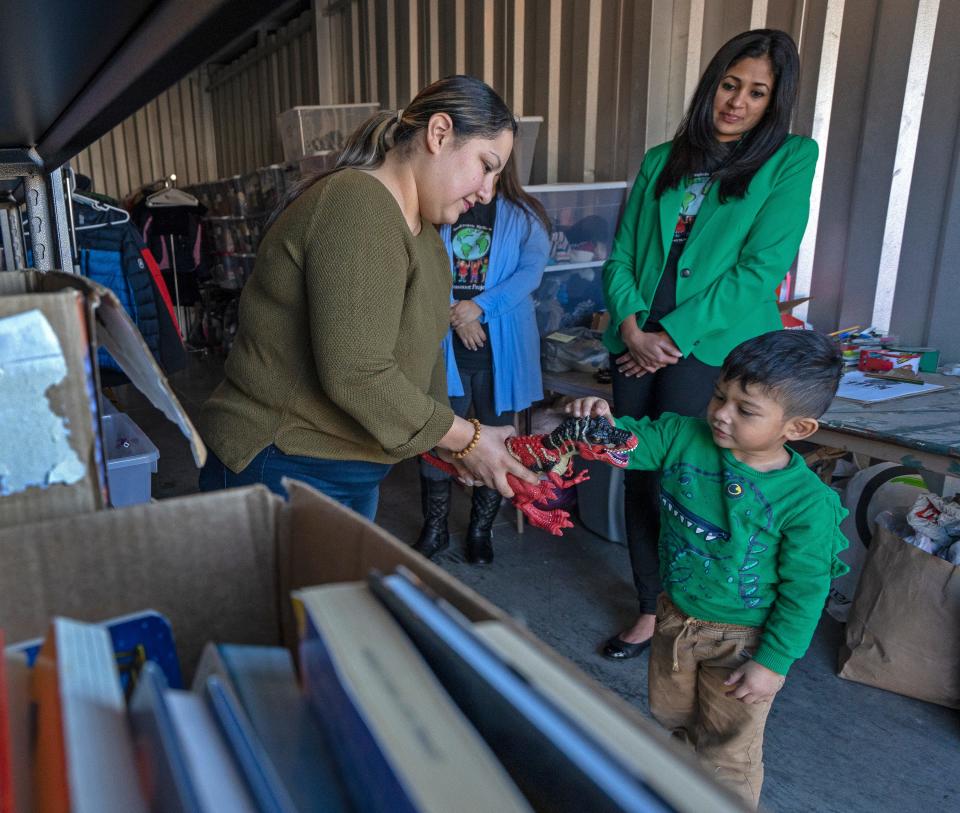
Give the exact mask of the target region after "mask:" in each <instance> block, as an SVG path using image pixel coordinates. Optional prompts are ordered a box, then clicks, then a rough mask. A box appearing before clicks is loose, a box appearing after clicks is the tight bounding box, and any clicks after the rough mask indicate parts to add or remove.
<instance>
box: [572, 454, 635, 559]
mask: <svg viewBox="0 0 960 813" xmlns="http://www.w3.org/2000/svg"><path fill="white" fill-rule="evenodd" d="M581 462H582V461H581ZM586 468H587V470H588V471H589V472H590V479H589V480H587V481H586V482H583V483H578V484H577V505H578V506H579V509H580V521H581V522H582V523H583V526H584V527H585V528H587V529H588V530H590V531H593V532H594V533H595V534H598V535H599V536H602V537H603V538H604V539H609V540H610V541H611V542H617V543H618V544H621V545H625V544H626V543H627V529H626V521H625V518H624V513H623V475H624V470H623V469H618V468H616V467H615V466H609V465H607V464H606V463H603V462H602V461H599V460H590V461H586ZM578 471H579V469H578Z"/></svg>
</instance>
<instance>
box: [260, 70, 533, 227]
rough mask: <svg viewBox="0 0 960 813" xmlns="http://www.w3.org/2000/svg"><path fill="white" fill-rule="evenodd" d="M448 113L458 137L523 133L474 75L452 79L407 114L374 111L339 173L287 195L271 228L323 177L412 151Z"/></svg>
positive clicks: (310, 179) (429, 90) (351, 140)
mask: <svg viewBox="0 0 960 813" xmlns="http://www.w3.org/2000/svg"><path fill="white" fill-rule="evenodd" d="M436 113H446V114H447V115H448V116H450V120H451V121H452V122H453V134H454V137H455V138H458V139H459V138H465V139H468V138H496V136H498V135H499V134H500V133H502V132H503V131H504V130H510V132H511V133H513V135H514V136H516V134H517V122H516V119H515V118H514V116H513V114H512V113H511V112H510V108H509V107H507V105H506V103H505V102H504V101H503V99H501V98H500V96H499V95H498V94H497V92H496V91H495V90H494V89H493V88H492V87H490V86H489V85H488V84H486V83H485V82H482V81H481V80H480V79H476V78H474V77H473V76H462V75H458V76H448V77H446V78H444V79H438V80H437V81H436V82H434V83H433V84H431V85H428V86H427V87H425V88H424V89H423V90H421V91H420V92H419V93H418V94H417V95H416V96H415V97H414V98H413V100H412V101H411V102H410V104H408V105H407V106H406V107H405V108H404V109H403V110H394V111H389V110H381V111H380V112H379V113H374V114H373V115H372V116H371V117H370V118H368V119H367V120H366V121H365V122H364V123H363V124H361V125H360V126H359V127H358V128H357V129H356V130H354V132H353V133H352V134H351V135H350V136H349V137H348V138H347V141H346V143H345V144H344V146H343V149H341V150H340V153H339V154H338V155H337V158H336V163H335V164H334V167H333V169H328V170H321V171H320V172H316V173H314V174H312V175H309V176H307V177H306V178H303V179H302V180H300V181H299V182H298V183H296V184H295V185H294V186H293V187H292V188H291V189H290V191H289V192H288V193H287V194H286V195H285V197H284V199H283V200H282V201H281V203H280V205H279V206H278V207H277V209H276V211H275V212H274V213H273V214H272V215H271V216H270V219H269V220H268V221H267V226H266V227H267V228H268V229H269V228H270V226H271V225H273V223H274V222H275V221H276V219H277V218H278V217H279V216H280V214H281V213H282V212H283V210H284V209H286V208H287V206H289V205H290V204H291V203H293V201H295V200H296V199H297V198H298V197H300V195H302V194H303V193H304V192H305V191H306V190H307V189H309V188H310V187H311V186H313V185H314V184H315V183H316V182H317V181H319V180H320V179H321V178H324V177H326V176H327V175H330V174H331V173H333V172H338V171H339V170H341V169H346V168H348V167H357V168H362V169H375V168H376V167H378V166H380V165H381V164H382V163H383V160H384V158H386V156H387V152H389V151H390V150H397V151H399V152H400V153H401V154H402V155H403V154H406V153H408V152H409V151H410V149H411V148H412V146H413V144H414V139H415V138H416V136H417V135H418V134H419V133H421V132H422V131H423V130H425V129H426V128H427V124H429V122H430V117H431V116H433V115H435V114H436Z"/></svg>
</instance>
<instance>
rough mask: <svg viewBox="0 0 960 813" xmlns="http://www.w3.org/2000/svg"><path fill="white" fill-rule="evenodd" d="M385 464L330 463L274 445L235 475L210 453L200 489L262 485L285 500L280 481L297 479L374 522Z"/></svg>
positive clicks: (334, 461)
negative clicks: (286, 451) (284, 451)
mask: <svg viewBox="0 0 960 813" xmlns="http://www.w3.org/2000/svg"><path fill="white" fill-rule="evenodd" d="M390 468H391V467H390V465H389V464H388V463H368V462H366V461H364V460H329V459H324V458H319V457H303V456H300V455H290V454H284V453H283V452H281V451H280V450H279V449H278V448H277V447H276V446H267V448H266V449H264V450H263V451H262V452H260V454H258V455H257V456H256V457H255V458H253V460H252V461H250V465H249V466H247V467H246V468H245V469H244V470H243V471H241V472H240V473H239V474H234V473H233V472H232V471H231V470H230V469H228V468H227V467H226V466H225V465H224V464H223V462H222V461H221V460H220V458H218V457H217V456H216V455H215V454H214V453H213V452H209V455H208V457H207V463H206V465H205V466H204V467H203V469H202V470H201V471H200V490H201V491H218V490H220V489H222V488H239V487H240V486H251V485H255V484H256V483H263V484H264V485H265V486H266V487H267V488H269V489H270V490H271V491H272V492H273V493H274V494H279V495H280V496H281V497H284V498H286V496H287V493H286V491H284V489H283V486H282V484H281V483H280V481H281V479H282V478H284V477H290V478H292V479H294V480H300V481H301V482H304V483H306V484H307V485H309V486H313V487H314V488H315V489H317V490H318V491H322V492H323V493H324V494H326V495H327V496H328V497H331V498H332V499H334V500H336V501H337V502H339V503H342V504H343V505H345V506H347V508H352V509H353V510H354V511H356V512H357V513H358V514H363V516H365V517H366V518H367V519H369V520H371V521H372V520H373V518H374V517H375V516H376V514H377V501H378V500H379V498H380V482H381V481H382V480H383V478H384V477H386V476H387V473H388V472H389V471H390Z"/></svg>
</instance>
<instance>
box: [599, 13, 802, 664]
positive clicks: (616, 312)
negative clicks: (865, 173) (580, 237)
mask: <svg viewBox="0 0 960 813" xmlns="http://www.w3.org/2000/svg"><path fill="white" fill-rule="evenodd" d="M799 69H800V67H799V56H798V55H797V48H796V45H795V44H794V42H793V40H792V39H791V38H790V37H789V35H787V34H785V33H784V32H782V31H774V30H767V29H762V30H757V31H748V32H745V33H743V34H739V35H738V36H736V37H734V38H733V39H731V40H730V41H729V42H727V43H726V44H725V45H724V46H723V47H722V48H720V50H719V51H718V52H717V54H716V55H715V56H714V57H713V59H712V60H711V62H710V64H709V65H708V66H707V69H706V71H705V72H704V75H703V77H702V78H701V79H700V83H699V85H698V86H697V89H696V91H695V93H694V96H693V99H692V101H691V103H690V108H689V110H688V111H687V113H686V115H685V117H684V119H683V122H682V123H681V124H680V127H679V129H678V130H677V134H676V136H675V137H674V139H673V141H672V142H669V143H666V144H661V145H660V146H658V147H654V148H653V149H651V150H650V151H649V152H648V153H647V154H646V156H645V157H644V159H643V163H642V165H641V167H640V172H639V174H638V175H637V179H636V181H635V182H634V185H633V190H632V191H631V193H630V200H629V201H628V203H627V207H626V210H625V212H624V215H623V218H622V220H621V222H620V227H619V229H618V231H617V236H616V240H615V243H614V247H613V250H612V251H611V254H610V257H609V259H608V260H607V263H606V265H605V266H604V270H603V273H604V293H605V296H606V303H607V307H608V309H609V311H610V327H609V329H608V330H607V332H606V334H605V336H604V342H605V344H606V346H607V348H608V349H609V350H610V353H611V366H612V368H613V371H614V375H613V400H614V409H615V410H616V413H617V415H622V416H629V417H633V418H642V417H648V418H651V419H656V418H659V417H660V415H661V414H663V413H664V412H673V413H677V414H680V415H689V416H693V417H698V416H702V415H703V414H704V412H705V410H706V406H707V403H708V402H709V400H710V397H711V395H712V392H713V385H714V381H716V378H717V374H718V372H719V370H720V367H719V365H720V364H721V363H722V362H723V359H724V357H725V356H726V354H727V353H728V352H729V351H730V350H731V349H732V348H733V347H735V346H736V345H738V344H739V343H740V342H742V341H744V340H746V339H750V338H753V337H754V336H759V335H760V334H762V333H765V332H767V331H769V330H775V329H778V328H780V327H781V322H780V316H779V313H778V311H777V302H776V294H775V289H776V287H777V285H778V284H779V283H780V281H781V280H782V279H783V277H784V275H785V274H786V272H787V271H788V270H789V268H790V264H791V263H792V262H793V259H794V257H795V256H796V253H797V249H798V247H799V245H800V240H801V238H802V237H803V232H804V229H805V227H806V224H807V214H808V210H809V206H810V187H811V184H812V182H813V173H814V169H815V167H816V163H817V145H816V143H815V142H814V141H812V140H810V139H809V138H803V137H801V136H795V135H789V134H788V129H789V126H790V118H791V114H792V112H793V107H794V103H795V101H796V94H797V81H798V78H799ZM658 492H659V482H658V477H657V473H656V472H645V471H631V472H628V473H627V474H626V476H625V512H626V531H627V546H628V549H629V551H630V563H631V566H632V570H633V580H634V585H635V587H636V589H637V595H638V599H639V618H638V619H637V620H636V622H635V623H634V624H633V625H632V626H630V627H628V628H627V629H626V630H624V631H622V632H621V633H620V634H618V635H615V636H613V637H612V638H610V639H609V640H607V641H606V643H605V645H604V647H603V654H604V655H605V656H606V657H608V658H611V659H613V660H624V659H626V658H632V657H636V656H637V655H639V654H640V653H641V652H642V651H643V650H644V649H645V648H646V647H647V646H648V645H649V642H650V638H651V636H652V635H653V627H654V613H655V610H656V601H657V596H658V595H659V593H660V589H661V588H660V580H659V576H658V566H659V563H658V558H657V536H658V528H659V505H658Z"/></svg>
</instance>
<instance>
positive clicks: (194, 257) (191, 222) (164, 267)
mask: <svg viewBox="0 0 960 813" xmlns="http://www.w3.org/2000/svg"><path fill="white" fill-rule="evenodd" d="M206 211H207V208H206V207H205V206H204V205H203V204H199V203H198V204H197V205H196V206H163V207H156V208H153V207H150V206H148V205H147V196H142V197H140V200H139V201H138V202H137V203H136V204H135V205H134V207H133V210H132V216H133V220H134V222H135V223H136V224H137V226H138V228H139V229H140V235H141V237H142V239H143V242H144V243H145V244H146V245H147V247H148V248H149V249H150V251H151V252H152V253H153V256H154V257H155V258H156V260H157V264H158V265H159V266H160V270H161V271H162V272H163V277H164V279H165V280H166V282H167V287H168V289H170V290H177V291H178V292H179V298H180V304H181V305H193V304H195V303H196V302H198V301H199V299H200V282H202V281H203V280H204V279H206V278H207V276H208V272H207V267H206V263H205V261H204V258H203V252H202V250H201V248H202V242H203V224H202V223H201V218H202V217H203V215H204V214H205V213H206ZM171 242H172V244H173V249H172V253H173V254H174V256H173V257H172V258H171ZM174 261H175V265H174ZM174 267H176V269H177V278H176V281H174V279H173V268H174Z"/></svg>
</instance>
